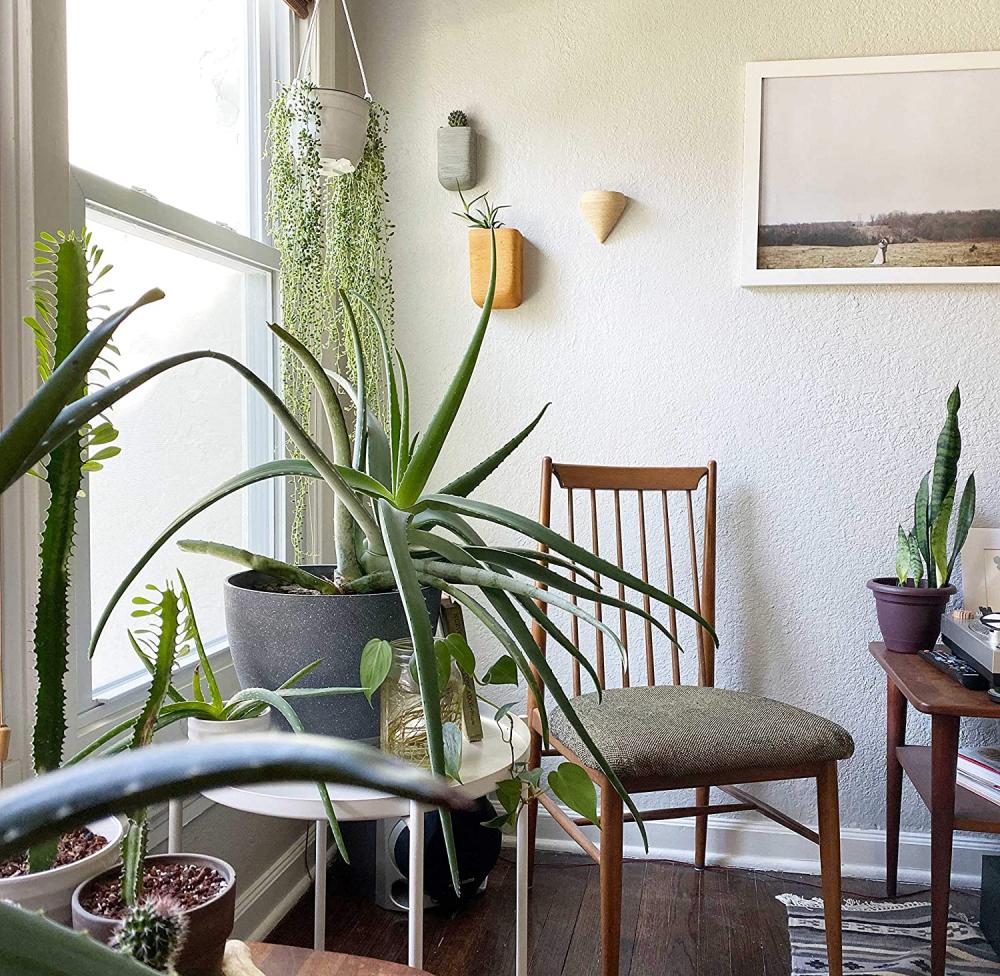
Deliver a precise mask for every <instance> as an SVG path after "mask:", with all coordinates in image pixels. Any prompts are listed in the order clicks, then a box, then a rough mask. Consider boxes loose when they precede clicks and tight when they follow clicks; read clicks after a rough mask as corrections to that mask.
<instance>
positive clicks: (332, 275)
mask: <svg viewBox="0 0 1000 976" xmlns="http://www.w3.org/2000/svg"><path fill="white" fill-rule="evenodd" d="M387 119H388V113H387V112H386V110H385V109H384V108H383V107H382V106H381V105H379V104H378V103H373V104H372V106H371V112H370V115H369V120H368V139H367V143H366V146H365V150H364V153H363V155H362V157H361V160H360V162H359V163H358V166H357V169H356V170H355V171H354V172H353V173H348V174H345V175H343V176H334V177H329V176H328V175H326V174H325V173H324V172H323V170H322V167H321V160H320V138H319V130H320V104H319V99H318V98H317V97H316V86H315V85H314V84H313V83H312V82H310V81H305V80H301V79H300V80H296V81H293V82H292V83H291V84H289V85H287V86H283V87H282V88H280V89H279V91H278V94H277V96H276V97H275V99H274V102H273V103H272V105H271V109H270V112H269V113H268V133H267V156H268V158H269V160H270V165H271V171H270V182H269V186H268V194H267V208H266V218H267V226H268V230H269V232H270V234H271V237H272V239H273V240H274V245H275V247H276V248H277V249H278V252H279V254H280V264H279V274H280V277H281V313H282V325H283V327H284V328H285V330H286V331H287V332H288V333H290V334H291V335H292V336H293V337H294V338H295V339H297V340H299V341H300V342H301V343H302V344H303V345H304V346H305V347H306V349H308V350H309V352H311V353H312V354H313V355H314V356H315V357H316V358H317V359H322V357H323V353H324V351H327V350H332V352H331V356H332V358H333V359H334V360H335V361H336V362H337V363H338V364H340V363H343V365H344V367H345V369H346V372H347V373H348V374H349V375H351V376H352V377H356V375H357V365H356V363H355V362H354V361H353V360H354V352H353V344H352V343H351V342H350V341H349V336H350V333H349V331H348V328H347V323H346V313H345V312H344V310H343V309H342V308H339V307H338V304H337V302H336V297H335V296H336V295H337V289H338V288H344V289H346V290H347V291H349V292H352V293H356V294H358V295H361V296H362V297H363V298H365V299H366V300H367V301H368V302H370V303H371V305H372V306H373V307H374V308H375V309H376V310H377V311H378V313H379V315H380V316H381V318H382V322H383V324H384V325H385V327H386V331H387V332H388V335H389V339H390V342H391V339H392V326H393V312H394V301H393V293H392V263H391V261H390V259H389V254H388V241H389V237H390V236H391V234H392V224H391V223H389V221H388V219H387V217H386V212H385V207H386V202H387V196H386V191H385V181H386V168H385V135H386V127H387ZM358 327H359V330H360V333H361V344H362V355H363V356H364V358H365V360H366V363H367V364H368V365H369V370H368V372H369V373H370V374H375V373H376V372H377V371H376V370H375V369H373V368H371V367H372V364H374V363H377V362H379V359H378V357H379V354H380V350H379V337H378V332H377V330H376V328H375V326H374V323H373V322H372V321H371V319H370V318H369V317H368V316H364V315H362V316H359V321H358ZM281 382H282V393H281V395H282V399H283V401H284V403H285V405H286V406H287V407H288V408H289V410H290V411H291V413H292V415H293V416H294V417H295V419H296V420H298V422H299V423H300V424H301V425H302V426H303V427H304V428H305V429H306V430H310V429H311V423H310V422H311V415H312V405H313V386H312V383H311V381H310V379H309V377H308V375H307V374H306V371H305V369H304V368H303V366H302V363H301V361H300V359H299V357H297V356H296V355H294V354H292V353H291V352H290V350H289V348H288V347H287V346H283V349H282V366H281ZM367 400H368V405H369V407H370V408H371V409H373V410H374V411H375V412H376V413H377V414H378V415H379V416H383V414H384V410H383V404H382V396H381V391H380V389H379V387H378V385H377V384H375V383H371V384H369V385H368V388H367ZM383 419H385V418H384V417H383ZM288 449H289V454H290V455H291V456H293V457H297V456H299V455H298V452H297V451H296V450H295V448H294V446H293V445H291V444H289V448H288ZM309 490H310V483H309V480H308V479H296V480H295V481H294V483H293V488H292V513H293V514H292V530H291V537H292V542H293V545H294V547H295V553H296V559H297V560H298V561H302V559H303V556H304V552H303V543H304V537H305V533H304V527H305V517H306V510H307V505H308V496H309Z"/></svg>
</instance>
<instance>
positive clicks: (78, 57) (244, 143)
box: [66, 0, 256, 233]
mask: <svg viewBox="0 0 1000 976" xmlns="http://www.w3.org/2000/svg"><path fill="white" fill-rule="evenodd" d="M247 3H248V0H170V2H169V3H148V2H146V3H142V2H138V3H137V2H136V0H71V2H70V3H68V4H67V5H66V7H67V46H68V50H67V60H68V71H69V135H70V161H71V162H72V163H73V165H75V166H79V167H81V168H83V169H86V170H90V171H91V172H93V173H97V174H98V175H99V176H103V177H105V178H107V179H109V180H112V181H114V182H115V183H120V184H121V185H123V186H126V187H140V188H142V189H144V190H147V191H149V192H150V193H152V194H153V195H154V196H156V197H157V198H158V199H160V200H162V201H163V202H164V203H169V204H172V205H173V206H175V207H180V208H182V209H184V210H188V211H190V212H191V213H195V214H197V215H198V216H199V217H205V218H207V219H208V220H213V221H221V222H222V223H225V224H228V225H229V226H230V227H232V228H234V229H235V230H237V231H240V232H241V233H249V229H250V220H249V204H248V200H249V194H248V192H247V191H248V187H249V173H250V170H251V165H252V163H253V162H254V161H253V160H251V148H250V142H249V140H248V135H249V131H250V129H249V125H250V120H249V119H248V104H249V100H248V94H247V93H248V64H247V58H248V53H247V52H248V51H249V50H250V45H249V44H248V39H247V24H248V22H249V18H248V10H247ZM254 144H256V143H254Z"/></svg>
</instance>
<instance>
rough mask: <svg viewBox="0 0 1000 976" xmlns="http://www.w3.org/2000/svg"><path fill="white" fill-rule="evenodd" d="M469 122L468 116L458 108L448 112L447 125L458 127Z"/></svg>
mask: <svg viewBox="0 0 1000 976" xmlns="http://www.w3.org/2000/svg"><path fill="white" fill-rule="evenodd" d="M468 124H469V117H468V116H467V115H466V114H465V112H463V111H462V110H461V109H460V108H456V109H454V110H452V111H451V112H449V113H448V125H450V126H451V127H452V128H453V129H460V128H462V127H464V126H467V125H468Z"/></svg>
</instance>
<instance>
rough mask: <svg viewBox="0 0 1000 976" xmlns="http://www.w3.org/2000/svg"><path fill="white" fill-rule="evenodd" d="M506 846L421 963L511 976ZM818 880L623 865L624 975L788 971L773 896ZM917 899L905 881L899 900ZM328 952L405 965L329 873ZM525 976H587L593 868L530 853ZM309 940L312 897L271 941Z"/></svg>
mask: <svg viewBox="0 0 1000 976" xmlns="http://www.w3.org/2000/svg"><path fill="white" fill-rule="evenodd" d="M512 857H513V855H512V852H510V851H506V850H505V851H504V852H503V854H502V859H501V861H500V863H499V864H498V865H497V867H496V868H495V869H494V871H493V874H492V875H491V876H490V881H489V885H488V886H487V890H486V891H485V892H484V893H483V894H482V895H481V896H480V897H479V898H478V899H477V900H476V901H475V902H473V903H472V904H471V905H469V906H468V907H466V908H465V909H464V910H463V911H461V912H460V913H457V914H453V915H446V914H443V913H440V912H434V911H428V913H427V915H426V917H425V936H424V967H425V969H427V970H428V971H429V972H431V973H434V974H436V976H470V974H475V976H510V974H511V973H513V971H514V940H513V934H514V864H513V860H512ZM817 880H818V879H816V878H812V877H803V876H799V875H782V874H770V873H766V872H760V871H734V870H728V869H723V868H709V869H708V870H706V871H702V872H698V871H695V870H694V869H693V868H692V867H690V866H688V865H684V864H675V863H673V862H669V861H626V862H625V869H624V880H623V888H624V892H625V894H624V900H623V906H622V965H621V976H757V974H767V976H788V972H789V949H788V935H787V928H786V925H785V909H784V907H783V906H782V905H781V904H780V903H779V902H777V901H775V897H774V896H775V895H778V894H781V893H782V892H794V893H796V894H801V895H805V896H809V897H812V896H814V895H817V894H818V890H817V886H816V882H817ZM915 894H916V895H917V897H924V896H925V895H926V889H917V888H915V887H912V886H911V887H910V888H909V889H908V890H907V891H906V892H905V893H904V895H903V897H904V898H912V897H913V896H914V895H915ZM881 895H882V885H881V884H880V883H876V882H866V881H855V880H848V881H846V882H845V884H844V896H845V897H856V898H879V897H881ZM328 898H329V910H328V913H327V948H328V949H331V950H334V951H337V952H344V953H353V954H356V955H362V956H373V957H376V958H378V959H385V960H389V961H395V962H405V961H406V916H405V915H404V914H402V913H397V912H387V911H384V910H382V909H380V908H378V907H376V906H375V905H374V904H373V903H372V902H371V901H370V900H368V899H367V898H362V897H360V896H357V895H350V894H346V893H338V891H337V888H336V880H335V878H334V877H333V876H331V879H330V888H329V895H328ZM952 905H953V907H954V908H955V909H956V910H958V911H962V912H967V913H971V914H976V913H977V912H978V909H979V898H978V894H975V893H968V892H953V893H952ZM530 911H531V914H530V929H529V949H530V952H531V963H530V967H529V968H530V972H531V976H560V974H564V976H596V974H599V972H600V969H599V965H598V956H599V943H598V940H599V935H598V875H597V867H596V866H595V865H594V864H593V863H592V862H591V861H590V860H589V859H588V858H586V857H584V856H582V855H570V854H544V853H539V856H538V866H537V868H536V874H535V884H534V887H533V889H532V896H531V910H530ZM267 941H269V942H279V943H283V944H285V945H299V946H311V945H312V894H311V892H310V894H309V895H307V896H306V897H304V898H303V899H302V901H301V902H299V904H298V905H297V906H296V907H295V908H294V909H293V910H292V911H291V913H290V914H289V915H288V916H287V917H286V918H285V919H284V920H283V921H282V922H281V923H280V924H279V925H278V927H277V928H276V929H275V930H274V932H272V933H271V936H270V937H269V938H268V940H267Z"/></svg>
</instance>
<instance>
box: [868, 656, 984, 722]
mask: <svg viewBox="0 0 1000 976" xmlns="http://www.w3.org/2000/svg"><path fill="white" fill-rule="evenodd" d="M868 650H869V651H870V652H871V656H872V657H873V658H875V660H876V661H878V663H879V664H880V665H882V667H883V669H884V670H885V673H886V674H887V675H889V677H890V678H891V679H892V680H893V682H894V683H895V685H896V687H897V688H899V690H900V691H901V692H902V693H903V694H904V695H905V696H906V700H907V701H908V702H909V703H910V704H911V705H912V706H913V707H914V708H915V709H917V710H918V711H921V712H925V713H926V714H928V715H960V716H963V717H966V718H995V719H1000V705H995V704H994V703H993V702H992V701H991V700H990V698H989V696H988V695H987V694H986V692H985V691H970V690H969V689H968V688H963V687H962V686H961V685H960V684H959V683H958V682H957V681H955V680H954V679H953V678H949V677H948V675H946V674H945V673H944V672H943V671H938V669H937V668H936V667H934V665H933V664H931V663H930V662H928V661H925V660H923V658H921V657H920V656H919V655H918V654H900V653H898V652H896V651H890V650H887V649H886V646H885V644H883V643H881V642H880V641H872V643H870V644H869V645H868ZM942 650H944V651H947V650H948V649H947V648H945V647H943V648H942Z"/></svg>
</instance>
